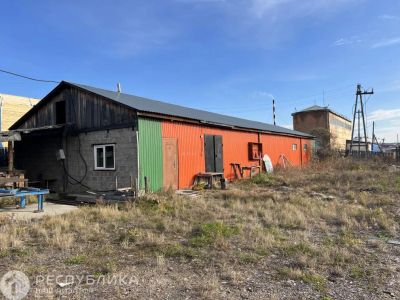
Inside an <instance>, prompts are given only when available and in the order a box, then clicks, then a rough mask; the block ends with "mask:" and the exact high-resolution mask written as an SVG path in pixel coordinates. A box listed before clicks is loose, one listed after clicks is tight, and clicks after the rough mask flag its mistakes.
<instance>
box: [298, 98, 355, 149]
mask: <svg viewBox="0 0 400 300" xmlns="http://www.w3.org/2000/svg"><path fill="white" fill-rule="evenodd" d="M292 116H293V129H294V130H297V131H301V132H306V133H310V134H311V133H312V132H313V130H315V129H318V128H324V129H326V130H328V131H329V132H330V134H331V142H330V145H331V147H332V148H335V149H338V150H345V149H346V140H349V139H351V124H352V122H351V121H350V120H349V119H348V118H346V117H345V116H343V115H341V114H339V113H337V112H335V111H333V110H332V109H330V108H329V107H327V106H325V107H322V106H318V105H313V106H311V107H309V108H306V109H303V110H301V111H297V112H295V113H293V114H292Z"/></svg>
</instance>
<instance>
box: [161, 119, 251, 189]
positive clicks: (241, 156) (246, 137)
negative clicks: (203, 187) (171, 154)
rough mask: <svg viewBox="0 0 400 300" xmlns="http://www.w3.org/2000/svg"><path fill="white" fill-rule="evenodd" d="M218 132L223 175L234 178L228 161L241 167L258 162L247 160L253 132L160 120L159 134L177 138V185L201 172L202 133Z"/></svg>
mask: <svg viewBox="0 0 400 300" xmlns="http://www.w3.org/2000/svg"><path fill="white" fill-rule="evenodd" d="M206 134H213V135H221V136H222V143H223V165H224V175H225V177H226V178H228V179H230V180H231V179H234V177H235V175H234V171H233V169H232V167H231V165H230V164H231V163H240V164H241V165H242V166H250V165H258V161H249V157H248V156H249V155H248V143H249V142H257V141H258V134H257V133H248V132H242V131H235V130H229V129H216V128H212V127H203V126H199V125H194V124H187V123H181V122H162V136H163V137H175V138H177V139H178V160H179V188H187V187H189V186H191V185H192V184H193V180H194V177H195V175H196V174H197V173H199V172H204V171H205V155H204V135H206Z"/></svg>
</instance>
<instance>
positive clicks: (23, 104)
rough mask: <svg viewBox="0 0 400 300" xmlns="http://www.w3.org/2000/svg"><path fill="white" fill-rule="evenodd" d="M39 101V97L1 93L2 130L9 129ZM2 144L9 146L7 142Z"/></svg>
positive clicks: (0, 114) (0, 118) (0, 120)
mask: <svg viewBox="0 0 400 300" xmlns="http://www.w3.org/2000/svg"><path fill="white" fill-rule="evenodd" d="M38 102H39V99H34V98H27V97H22V96H14V95H8V94H0V131H5V130H8V129H9V128H10V127H11V125H12V124H14V123H15V122H16V121H17V120H18V119H19V118H21V117H22V116H23V115H24V114H25V113H26V112H27V111H28V110H30V109H31V108H32V106H34V105H35V104H37V103H38ZM2 146H3V147H7V143H2Z"/></svg>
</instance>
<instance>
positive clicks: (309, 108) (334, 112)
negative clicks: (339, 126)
mask: <svg viewBox="0 0 400 300" xmlns="http://www.w3.org/2000/svg"><path fill="white" fill-rule="evenodd" d="M319 110H323V111H329V112H331V113H333V114H335V115H337V116H339V117H341V118H343V119H345V120H347V121H349V122H351V120H350V119H349V118H347V117H346V116H344V115H342V114H340V113H338V112H336V111H334V110H332V109H330V108H329V107H328V106H319V105H313V106H310V107H308V108H305V109H303V110H300V111H296V112H294V113H293V114H292V116H293V115H295V114H298V113H302V112H308V111H319Z"/></svg>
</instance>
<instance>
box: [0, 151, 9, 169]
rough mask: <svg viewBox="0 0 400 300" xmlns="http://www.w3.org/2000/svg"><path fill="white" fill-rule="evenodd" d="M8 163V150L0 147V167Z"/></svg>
mask: <svg viewBox="0 0 400 300" xmlns="http://www.w3.org/2000/svg"><path fill="white" fill-rule="evenodd" d="M7 163H8V150H7V148H0V167H5V166H7Z"/></svg>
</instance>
